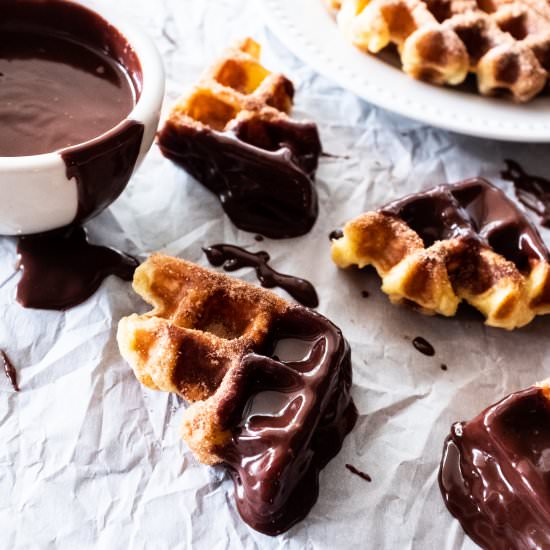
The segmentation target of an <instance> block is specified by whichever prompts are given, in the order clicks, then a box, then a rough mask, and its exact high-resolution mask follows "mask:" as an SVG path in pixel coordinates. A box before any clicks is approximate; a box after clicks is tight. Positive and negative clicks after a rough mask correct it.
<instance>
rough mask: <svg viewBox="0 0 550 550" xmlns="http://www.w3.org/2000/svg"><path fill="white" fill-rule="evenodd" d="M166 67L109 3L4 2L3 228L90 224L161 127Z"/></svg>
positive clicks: (0, 94)
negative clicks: (159, 123) (88, 222)
mask: <svg viewBox="0 0 550 550" xmlns="http://www.w3.org/2000/svg"><path fill="white" fill-rule="evenodd" d="M163 96H164V70H163V66H162V61H161V59H160V55H159V53H158V51H157V49H156V47H155V45H154V43H153V42H152V40H151V39H150V38H149V37H148V36H147V35H146V34H145V33H143V32H142V31H141V30H140V29H139V28H138V27H136V26H134V25H133V24H132V23H131V22H129V21H128V20H127V19H126V18H125V17H124V16H123V15H122V14H117V13H116V12H112V9H111V8H110V7H109V6H108V3H107V2H104V3H101V2H95V1H94V0H82V1H81V0H2V1H1V2H0V127H1V130H0V196H1V200H0V235H25V234H33V233H39V232H44V231H49V230H52V229H56V228H59V227H63V226H66V225H69V224H73V223H83V222H85V221H86V220H88V219H90V218H92V217H93V216H95V215H97V214H99V213H100V212H101V211H102V210H103V209H105V208H106V207H107V206H109V204H111V203H112V202H113V201H114V200H115V199H116V198H117V197H118V196H119V195H120V194H121V193H122V191H123V190H124V188H125V187H126V185H127V183H128V180H129V179H130V177H131V175H132V173H133V172H134V170H135V169H136V167H137V166H138V165H139V163H140V162H141V160H142V159H143V157H144V156H145V154H146V153H147V151H148V150H149V148H150V147H151V144H152V143H153V139H154V136H155V132H156V130H157V126H158V121H159V117H160V110H161V106H162V99H163Z"/></svg>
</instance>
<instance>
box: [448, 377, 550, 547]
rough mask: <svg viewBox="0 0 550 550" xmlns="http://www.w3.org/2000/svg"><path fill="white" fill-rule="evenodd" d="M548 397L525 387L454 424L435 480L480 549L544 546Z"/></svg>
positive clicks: (549, 539)
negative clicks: (466, 420)
mask: <svg viewBox="0 0 550 550" xmlns="http://www.w3.org/2000/svg"><path fill="white" fill-rule="evenodd" d="M549 457H550V403H549V402H548V400H547V399H546V397H545V396H544V393H543V390H542V389H541V388H538V387H531V388H528V389H527V390H523V391H520V392H517V393H514V394H512V395H509V396H508V397H506V398H505V399H503V400H502V401H500V402H499V403H497V404H495V405H493V406H491V407H489V408H488V409H486V410H485V411H483V412H482V413H481V414H480V415H479V416H477V417H476V418H474V419H473V420H471V421H469V422H461V423H456V424H454V425H453V427H452V430H451V435H450V436H449V437H448V438H447V440H446V442H445V446H444V452H443V459H442V461H441V468H440V472H439V484H440V488H441V492H442V495H443V498H444V500H445V503H446V505H447V508H448V509H449V511H450V512H451V514H453V515H454V516H455V517H456V518H457V519H458V520H459V521H460V523H461V525H462V527H463V528H464V530H465V531H466V533H467V534H468V535H469V536H470V537H471V538H472V539H473V540H474V541H475V542H476V543H477V544H479V545H480V546H481V547H482V548H485V549H486V550H509V549H511V548H513V549H515V550H535V549H542V548H549V547H550V459H549Z"/></svg>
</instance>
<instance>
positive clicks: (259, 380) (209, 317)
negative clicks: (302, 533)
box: [117, 255, 357, 535]
mask: <svg viewBox="0 0 550 550" xmlns="http://www.w3.org/2000/svg"><path fill="white" fill-rule="evenodd" d="M134 289H135V290H136V292H137V293H138V294H140V295H141V296H142V297H143V298H144V299H145V300H146V301H147V302H148V303H150V304H151V305H153V306H154V309H153V310H152V311H150V312H149V313H146V314H145V315H135V314H134V315H130V316H129V317H126V318H123V319H122V320H121V321H120V324H119V328H118V336H117V337H118V343H119V348H120V351H121V353H122V355H123V357H124V358H125V359H126V360H127V361H128V362H129V363H130V365H131V366H132V368H133V369H134V372H135V374H136V377H137V378H138V380H139V381H140V382H141V383H142V384H144V385H146V386H148V387H150V388H153V389H157V390H163V391H169V392H174V393H177V394H178V395H180V396H182V397H183V398H184V399H186V400H187V401H189V402H190V403H191V404H190V406H189V408H187V409H186V410H185V412H184V414H183V425H182V429H181V434H182V437H183V439H184V440H185V441H186V442H187V444H188V445H189V447H190V448H191V450H192V451H193V452H194V453H195V455H196V456H197V458H198V459H199V460H200V461H201V462H203V463H205V464H225V465H226V466H227V467H228V468H229V471H230V473H231V475H232V477H233V480H234V483H235V499H236V501H237V506H238V509H239V512H240V514H241V516H242V517H243V519H244V520H245V521H246V522H247V523H248V524H250V525H251V526H252V527H253V528H254V529H257V530H259V531H262V532H264V533H266V534H269V535H275V534H278V533H281V532H283V531H285V530H287V529H288V528H289V527H291V526H292V525H293V524H294V523H296V522H297V521H299V520H301V519H302V518H304V517H305V516H306V515H307V513H308V512H309V510H310V509H311V507H312V506H313V504H314V503H315V501H316V500H317V495H318V474H319V471H320V470H321V469H322V468H323V467H324V466H325V465H326V464H327V463H328V461H329V460H330V459H331V458H332V457H334V456H335V455H336V454H337V453H338V451H339V450H340V447H341V446H342V442H343V439H344V437H345V436H346V434H347V433H348V432H349V431H350V430H351V429H352V427H353V425H354V423H355V420H356V417H357V413H356V409H355V406H354V404H353V401H352V399H351V396H350V386H351V363H350V349H349V346H348V344H347V342H346V340H345V339H344V338H343V336H342V333H341V332H340V330H339V329H338V328H337V327H336V326H334V325H333V324H332V323H331V322H330V321H329V320H328V319H326V318H325V317H323V316H322V315H319V314H318V313H315V312H314V311H312V310H310V309H307V308H304V307H302V306H298V305H292V304H290V303H288V302H287V301H285V300H283V299H282V298H279V297H278V296H277V295H276V294H273V293H271V292H269V291H267V290H263V289H261V288H258V287H255V286H253V285H250V284H248V283H245V282H242V281H238V280H237V279H233V278H231V277H228V276H227V275H223V274H220V273H215V272H212V271H210V270H207V269H204V268H201V267H199V266H197V265H194V264H191V263H189V262H186V261H184V260H180V259H176V258H171V257H168V256H162V255H154V256H152V257H150V258H149V259H148V260H147V261H146V262H145V263H144V264H142V265H141V266H140V267H139V268H138V269H137V271H136V273H135V277H134Z"/></svg>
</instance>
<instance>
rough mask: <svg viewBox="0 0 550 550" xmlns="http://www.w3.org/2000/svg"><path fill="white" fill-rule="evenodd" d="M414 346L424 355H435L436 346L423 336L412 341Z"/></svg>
mask: <svg viewBox="0 0 550 550" xmlns="http://www.w3.org/2000/svg"><path fill="white" fill-rule="evenodd" d="M412 344H413V346H414V347H415V348H416V349H417V350H418V351H419V352H420V353H423V354H424V355H427V356H428V357H433V356H434V355H435V349H434V347H433V346H432V345H431V344H430V342H428V340H426V339H425V338H422V336H417V337H416V338H415V339H414V340H413V341H412Z"/></svg>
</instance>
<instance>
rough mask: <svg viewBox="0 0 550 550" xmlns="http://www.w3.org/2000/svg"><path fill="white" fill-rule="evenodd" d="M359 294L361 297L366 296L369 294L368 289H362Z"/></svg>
mask: <svg viewBox="0 0 550 550" xmlns="http://www.w3.org/2000/svg"><path fill="white" fill-rule="evenodd" d="M361 296H363V298H368V297H369V296H370V292H369V291H368V290H362V291H361Z"/></svg>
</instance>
